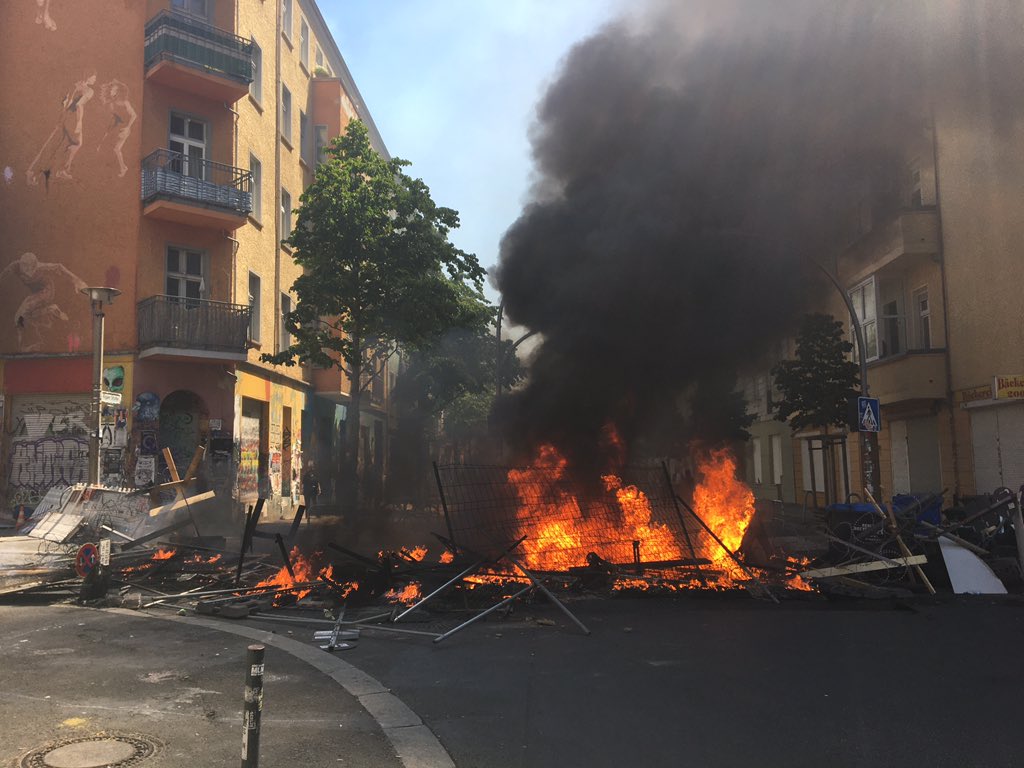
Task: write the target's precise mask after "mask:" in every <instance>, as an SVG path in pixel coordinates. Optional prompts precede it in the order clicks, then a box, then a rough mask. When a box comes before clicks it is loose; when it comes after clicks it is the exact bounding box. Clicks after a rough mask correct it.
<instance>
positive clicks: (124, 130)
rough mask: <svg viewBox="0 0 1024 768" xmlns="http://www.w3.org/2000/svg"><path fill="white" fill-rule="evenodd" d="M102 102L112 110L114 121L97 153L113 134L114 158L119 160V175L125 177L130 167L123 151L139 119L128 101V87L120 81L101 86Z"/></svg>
mask: <svg viewBox="0 0 1024 768" xmlns="http://www.w3.org/2000/svg"><path fill="white" fill-rule="evenodd" d="M100 101H101V102H103V104H104V105H105V106H106V108H107V109H109V110H110V114H111V115H112V120H111V123H110V125H109V126H108V127H107V131H106V133H104V134H103V138H102V139H100V145H99V146H97V147H96V151H97V152H99V151H100V149H101V147H102V146H103V142H104V141H105V140H106V138H107V136H109V135H111V134H113V136H114V147H113V149H114V157H116V158H117V165H118V168H119V173H118V174H117V175H118V176H124V175H125V174H126V173H127V172H128V166H127V165H125V162H124V155H123V154H122V153H121V150H122V149H123V148H124V143H125V142H126V141H128V137H129V136H131V134H132V126H133V125H134V124H135V118H136V117H137V115H136V114H135V109H134V108H133V107H132V105H131V103H130V102H129V101H128V86H127V85H125V84H124V83H122V82H121V81H120V80H111V81H110V82H107V83H104V84H103V85H101V86H100Z"/></svg>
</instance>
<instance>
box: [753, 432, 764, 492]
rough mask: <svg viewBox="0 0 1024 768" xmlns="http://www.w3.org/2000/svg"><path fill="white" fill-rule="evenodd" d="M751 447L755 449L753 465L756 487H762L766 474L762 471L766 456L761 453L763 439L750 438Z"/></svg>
mask: <svg viewBox="0 0 1024 768" xmlns="http://www.w3.org/2000/svg"><path fill="white" fill-rule="evenodd" d="M750 445H751V448H752V449H753V454H754V455H753V464H754V485H762V484H763V483H764V472H763V470H762V462H763V461H764V456H763V455H762V453H761V438H760V437H752V438H750Z"/></svg>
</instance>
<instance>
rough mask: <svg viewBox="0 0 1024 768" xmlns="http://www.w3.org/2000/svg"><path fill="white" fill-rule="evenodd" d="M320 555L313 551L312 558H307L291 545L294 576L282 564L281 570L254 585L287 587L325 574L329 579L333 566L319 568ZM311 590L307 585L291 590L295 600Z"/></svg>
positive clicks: (332, 572)
mask: <svg viewBox="0 0 1024 768" xmlns="http://www.w3.org/2000/svg"><path fill="white" fill-rule="evenodd" d="M322 555H323V553H322V552H314V553H313V556H312V558H311V559H307V558H306V557H305V556H303V554H302V553H301V552H299V548H298V547H292V551H291V553H290V555H289V559H290V560H291V562H292V571H293V572H294V573H295V578H292V575H291V574H290V573H288V569H287V568H286V567H284V566H282V567H281V570H279V571H278V572H277V573H275V574H274V575H273V576H271V577H270V578H269V579H264V580H263V581H261V582H259V583H258V584H257V585H256V586H257V587H277V588H280V589H289V588H292V587H294V586H295V585H296V584H302V583H304V582H310V581H316V580H317V578H318V577H320V576H325V577H327V578H328V579H329V578H331V577H332V576H333V575H334V566H333V565H328V566H327V567H326V568H320V567H319V565H318V564H317V563H316V561H317V560H318V559H319V558H320V557H321V556H322ZM311 591H312V590H311V589H310V588H309V587H302V588H299V589H294V590H293V592H294V594H295V598H296V599H297V600H301V599H302V598H304V597H305V596H306V595H308V594H309V593H310V592H311Z"/></svg>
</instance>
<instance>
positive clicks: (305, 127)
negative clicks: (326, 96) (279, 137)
mask: <svg viewBox="0 0 1024 768" xmlns="http://www.w3.org/2000/svg"><path fill="white" fill-rule="evenodd" d="M299 158H300V159H301V160H302V161H303V162H304V163H306V165H309V118H308V117H307V116H306V113H305V112H303V111H302V110H301V109H300V110H299Z"/></svg>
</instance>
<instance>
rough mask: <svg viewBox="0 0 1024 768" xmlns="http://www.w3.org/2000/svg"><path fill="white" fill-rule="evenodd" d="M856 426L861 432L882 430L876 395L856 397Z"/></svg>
mask: <svg viewBox="0 0 1024 768" xmlns="http://www.w3.org/2000/svg"><path fill="white" fill-rule="evenodd" d="M857 426H858V427H859V428H860V431H861V432H880V431H881V430H882V419H881V414H880V410H879V405H878V398H877V397H858V398H857Z"/></svg>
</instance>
